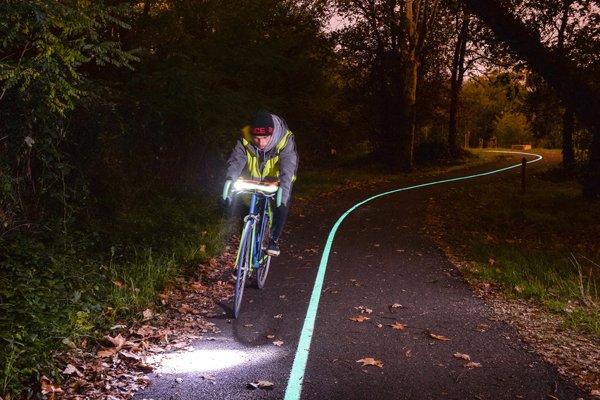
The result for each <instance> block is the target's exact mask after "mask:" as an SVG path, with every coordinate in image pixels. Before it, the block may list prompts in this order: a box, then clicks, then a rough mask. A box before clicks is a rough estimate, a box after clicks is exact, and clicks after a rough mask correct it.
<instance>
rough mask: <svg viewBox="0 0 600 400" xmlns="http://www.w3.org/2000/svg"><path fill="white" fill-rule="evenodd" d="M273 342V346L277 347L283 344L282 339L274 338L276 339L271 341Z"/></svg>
mask: <svg viewBox="0 0 600 400" xmlns="http://www.w3.org/2000/svg"><path fill="white" fill-rule="evenodd" d="M273 344H274V345H275V346H277V347H281V346H283V341H282V340H276V341H274V342H273Z"/></svg>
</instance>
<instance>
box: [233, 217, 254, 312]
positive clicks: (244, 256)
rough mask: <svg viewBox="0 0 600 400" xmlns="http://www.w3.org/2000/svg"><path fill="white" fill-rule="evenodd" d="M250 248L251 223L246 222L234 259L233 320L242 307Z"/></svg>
mask: <svg viewBox="0 0 600 400" xmlns="http://www.w3.org/2000/svg"><path fill="white" fill-rule="evenodd" d="M250 246H252V222H250V221H248V222H246V225H245V226H244V230H243V231H242V237H241V238H240V247H239V249H238V254H237V258H236V270H237V276H236V278H237V279H236V281H235V294H234V300H233V315H234V317H235V318H237V317H238V315H240V308H241V307H242V297H243V296H244V286H245V285H246V276H247V275H248V269H249V268H250V256H251V255H250Z"/></svg>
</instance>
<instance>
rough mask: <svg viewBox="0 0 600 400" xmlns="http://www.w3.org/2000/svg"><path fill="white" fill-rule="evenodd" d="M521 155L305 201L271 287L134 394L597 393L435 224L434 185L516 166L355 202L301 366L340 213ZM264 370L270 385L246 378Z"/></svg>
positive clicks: (334, 249)
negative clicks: (480, 289) (479, 283)
mask: <svg viewBox="0 0 600 400" xmlns="http://www.w3.org/2000/svg"><path fill="white" fill-rule="evenodd" d="M520 157H521V156H518V157H515V158H513V159H511V160H506V161H505V162H504V163H501V164H495V165H493V166H492V165H488V166H484V167H479V168H478V169H474V170H467V171H465V170H463V171H460V172H454V173H451V174H447V175H444V176H438V177H414V178H411V180H410V181H409V180H405V181H397V182H391V183H386V184H378V185H375V184H373V185H370V186H368V187H362V188H361V189H360V190H356V189H352V188H351V189H348V190H342V191H339V192H336V193H334V194H330V195H328V196H324V197H320V198H319V199H315V200H312V201H311V202H310V203H308V202H303V203H302V204H301V205H299V206H298V207H296V208H295V210H294V212H293V213H292V215H291V216H290V220H289V222H288V224H287V227H286V232H285V237H284V238H283V239H282V255H281V256H280V257H278V258H277V259H274V260H273V262H272V266H271V271H270V273H269V277H268V280H267V285H266V287H265V289H263V290H259V289H255V288H253V287H247V288H246V291H245V293H244V304H243V305H242V311H241V315H240V317H239V318H238V319H237V320H234V319H232V317H231V316H232V310H231V306H232V305H231V304H222V305H221V309H222V310H217V311H224V312H225V315H224V316H222V317H217V318H213V319H212V322H214V323H216V324H217V326H218V327H219V328H220V330H221V333H219V334H215V335H209V336H206V337H203V338H201V339H198V340H197V341H195V342H194V343H193V349H191V350H190V349H188V350H186V351H183V352H180V353H175V354H173V355H172V356H171V357H170V358H169V359H168V360H166V361H165V362H164V363H163V365H162V366H161V367H160V368H159V369H157V370H156V371H155V372H154V373H153V374H151V375H150V377H151V378H152V380H153V382H154V383H153V385H152V386H150V387H149V388H148V389H146V390H144V391H142V392H140V393H138V394H137V395H136V396H135V397H134V398H135V399H155V400H158V399H284V398H286V399H287V400H295V399H375V400H376V399H480V400H483V399H579V398H586V395H584V394H583V393H581V392H580V391H579V390H578V389H577V388H576V387H575V386H574V385H573V384H572V383H570V382H568V381H566V380H565V379H564V378H563V377H561V376H560V375H559V374H558V372H557V371H556V369H555V368H554V367H552V366H550V365H548V364H546V363H545V362H543V361H542V360H541V359H540V358H539V357H538V356H536V354H535V353H534V352H533V350H532V349H531V348H530V347H529V346H528V345H527V344H526V343H524V342H522V341H521V340H520V338H519V336H518V334H517V333H516V331H515V330H514V329H513V328H511V327H510V326H508V325H507V324H505V323H504V322H502V321H499V320H497V319H495V318H494V316H493V313H492V312H491V310H490V308H489V307H488V306H487V305H486V303H485V302H484V301H483V300H482V299H480V298H478V297H476V296H475V295H474V293H473V291H472V290H471V288H470V287H469V286H468V285H467V284H466V283H465V282H464V280H463V278H462V276H461V275H460V273H459V272H458V271H457V270H456V268H455V267H454V266H453V265H452V264H451V263H450V262H449V261H448V260H447V259H446V258H445V257H444V255H443V254H442V253H441V252H440V251H439V249H438V248H437V247H436V245H435V244H434V243H433V242H432V240H431V239H430V238H429V237H428V235H427V234H426V233H425V231H424V230H425V229H426V222H425V221H426V204H427V201H428V200H429V199H431V198H435V197H437V196H440V195H441V194H442V193H444V192H445V191H447V190H449V189H451V188H452V187H458V186H462V185H474V184H479V183H481V182H483V181H485V180H487V181H489V180H495V179H510V180H513V181H514V182H515V185H520V178H519V168H517V169H512V170H508V171H505V172H502V173H499V174H494V175H489V176H483V177H478V178H475V179H470V180H460V181H455V182H448V183H443V184H439V185H432V186H425V187H420V188H416V189H412V190H407V191H401V192H398V193H393V194H390V195H386V196H381V197H379V198H376V199H374V200H372V201H369V202H368V203H366V204H363V205H362V206H360V207H358V208H356V209H355V210H354V211H352V212H351V213H350V214H349V215H347V217H346V218H345V219H344V221H343V222H342V223H341V225H340V226H339V229H338V230H337V233H336V234H335V238H334V240H333V242H331V248H330V254H329V257H328V260H327V266H326V272H325V275H324V280H323V282H322V287H321V288H320V290H318V294H319V296H320V297H319V301H318V311H317V312H316V318H315V320H314V330H312V331H311V332H312V339H311V340H309V342H308V349H309V351H308V357H307V360H306V365H305V368H300V371H301V373H298V368H296V372H294V373H293V374H292V377H291V378H290V374H291V371H292V366H293V364H294V360H295V359H296V358H297V348H298V342H299V340H300V338H301V332H302V330H303V326H304V323H305V320H306V317H307V313H308V312H307V308H308V307H309V301H310V299H311V296H312V297H314V295H313V288H314V286H315V281H316V280H318V274H317V272H318V271H319V266H320V263H322V260H321V256H322V254H323V251H324V249H325V247H326V242H327V238H328V235H329V234H330V231H331V229H332V227H333V226H334V224H335V223H336V221H337V220H338V218H339V217H340V216H341V215H343V214H344V213H345V212H346V211H347V210H349V209H350V208H352V207H353V206H354V205H355V204H357V203H358V202H360V201H362V200H365V199H368V198H370V197H371V196H374V195H377V194H379V193H383V192H387V191H390V190H395V189H398V188H401V187H409V186H413V185H417V184H421V183H426V182H434V181H440V180H445V179H449V178H455V177H460V176H465V175H472V174H477V173H481V172H483V171H486V170H487V171H490V170H495V169H498V168H501V167H504V166H507V165H511V164H515V163H518V162H519V161H520ZM530 159H531V158H530ZM531 166H532V167H533V166H534V165H533V164H531ZM292 207H294V205H293V206H292ZM474 212H482V211H481V210H474ZM321 269H322V268H321ZM353 318H354V320H353ZM366 318H368V319H366ZM357 320H362V322H358V321H357ZM392 325H394V327H393V326H392ZM304 339H306V338H304ZM302 351H303V350H302V349H301V350H300V351H299V353H302ZM461 355H462V356H461ZM461 357H463V358H461ZM467 358H469V359H467ZM359 360H363V361H362V362H358V361H359ZM365 362H366V363H367V364H369V362H370V363H373V364H378V365H363V364H364V363H365ZM290 379H291V380H292V382H289V381H290ZM259 381H264V382H269V383H272V387H270V388H264V389H263V388H257V389H252V388H251V387H250V386H248V384H250V383H254V382H259ZM294 388H296V389H294ZM297 388H301V391H299V390H297Z"/></svg>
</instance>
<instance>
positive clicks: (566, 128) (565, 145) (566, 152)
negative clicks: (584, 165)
mask: <svg viewBox="0 0 600 400" xmlns="http://www.w3.org/2000/svg"><path fill="white" fill-rule="evenodd" d="M574 131H575V115H574V114H573V110H571V109H570V108H568V107H567V109H566V110H565V112H564V114H563V141H562V156H563V168H564V169H565V170H566V171H567V172H569V173H571V172H573V170H574V168H575V151H574V150H573V132H574Z"/></svg>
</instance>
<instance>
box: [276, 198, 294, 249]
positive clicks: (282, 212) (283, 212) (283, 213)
mask: <svg viewBox="0 0 600 400" xmlns="http://www.w3.org/2000/svg"><path fill="white" fill-rule="evenodd" d="M289 211H290V202H289V201H288V204H286V205H283V204H282V205H280V206H279V207H274V208H273V225H271V240H274V241H278V240H279V238H280V237H281V233H282V232H283V227H284V225H285V222H286V221H287V217H288V213H289Z"/></svg>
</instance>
